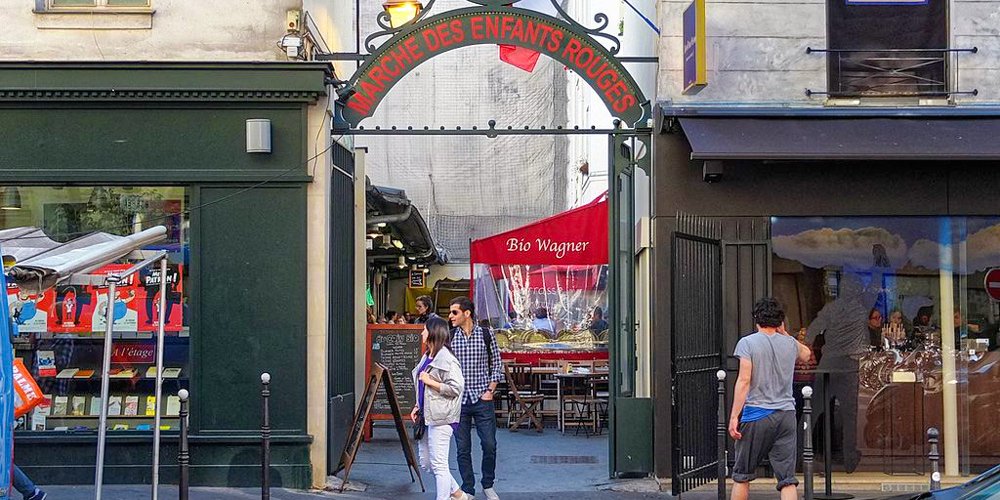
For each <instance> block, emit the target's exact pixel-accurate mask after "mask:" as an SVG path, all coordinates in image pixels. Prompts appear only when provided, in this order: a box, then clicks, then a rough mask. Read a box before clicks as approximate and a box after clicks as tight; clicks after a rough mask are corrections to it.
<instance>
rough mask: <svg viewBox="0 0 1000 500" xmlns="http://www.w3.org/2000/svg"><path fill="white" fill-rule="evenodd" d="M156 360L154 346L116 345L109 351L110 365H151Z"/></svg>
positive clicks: (150, 344)
mask: <svg viewBox="0 0 1000 500" xmlns="http://www.w3.org/2000/svg"><path fill="white" fill-rule="evenodd" d="M155 360H156V344H153V343H140V344H118V345H116V346H115V348H114V350H113V351H111V362H112V363H123V364H132V363H153V362H154V361H155Z"/></svg>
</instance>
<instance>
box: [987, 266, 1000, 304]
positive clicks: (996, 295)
mask: <svg viewBox="0 0 1000 500" xmlns="http://www.w3.org/2000/svg"><path fill="white" fill-rule="evenodd" d="M984 286H985V287H986V294H987V295H989V296H990V298H991V299H993V300H995V301H997V302H1000V267H995V268H993V269H990V270H989V271H988V272H987V273H986V283H985V284H984Z"/></svg>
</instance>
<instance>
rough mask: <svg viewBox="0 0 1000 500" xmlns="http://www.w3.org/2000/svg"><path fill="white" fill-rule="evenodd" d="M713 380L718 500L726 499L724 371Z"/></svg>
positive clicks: (718, 372) (720, 371) (716, 374)
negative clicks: (716, 385) (716, 396)
mask: <svg viewBox="0 0 1000 500" xmlns="http://www.w3.org/2000/svg"><path fill="white" fill-rule="evenodd" d="M715 378H717V379H719V388H718V389H717V391H718V393H719V421H718V422H717V423H716V425H715V429H716V434H718V440H719V441H718V452H719V456H718V461H719V468H718V475H719V500H725V498H726V371H725V370H719V371H717V372H716V373H715Z"/></svg>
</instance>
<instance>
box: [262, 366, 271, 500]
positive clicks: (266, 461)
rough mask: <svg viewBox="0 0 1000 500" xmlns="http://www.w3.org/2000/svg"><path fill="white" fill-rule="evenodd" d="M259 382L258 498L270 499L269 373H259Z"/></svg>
mask: <svg viewBox="0 0 1000 500" xmlns="http://www.w3.org/2000/svg"><path fill="white" fill-rule="evenodd" d="M260 383H261V384H263V386H264V388H263V389H261V391H260V396H261V400H262V401H263V410H264V415H263V416H264V422H263V424H262V425H261V426H260V438H261V443H260V469H261V470H260V498H261V500H270V498H271V474H270V472H271V418H270V416H269V415H268V413H269V410H268V407H267V400H268V399H269V398H270V397H271V390H270V389H269V386H270V384H271V374H269V373H267V372H264V373H262V374H260Z"/></svg>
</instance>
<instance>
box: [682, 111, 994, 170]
mask: <svg viewBox="0 0 1000 500" xmlns="http://www.w3.org/2000/svg"><path fill="white" fill-rule="evenodd" d="M679 120H680V125H681V129H682V130H683V131H684V135H685V136H686V137H687V139H688V142H690V144H691V158H692V159H696V160H1000V118H995V117H971V116H961V117H948V118H927V117H879V118H872V117H835V118H818V117H815V116H803V117H789V116H782V117H777V116H774V117H761V116H757V117H747V116H715V117H705V116H700V117H685V116H680V117H679Z"/></svg>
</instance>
